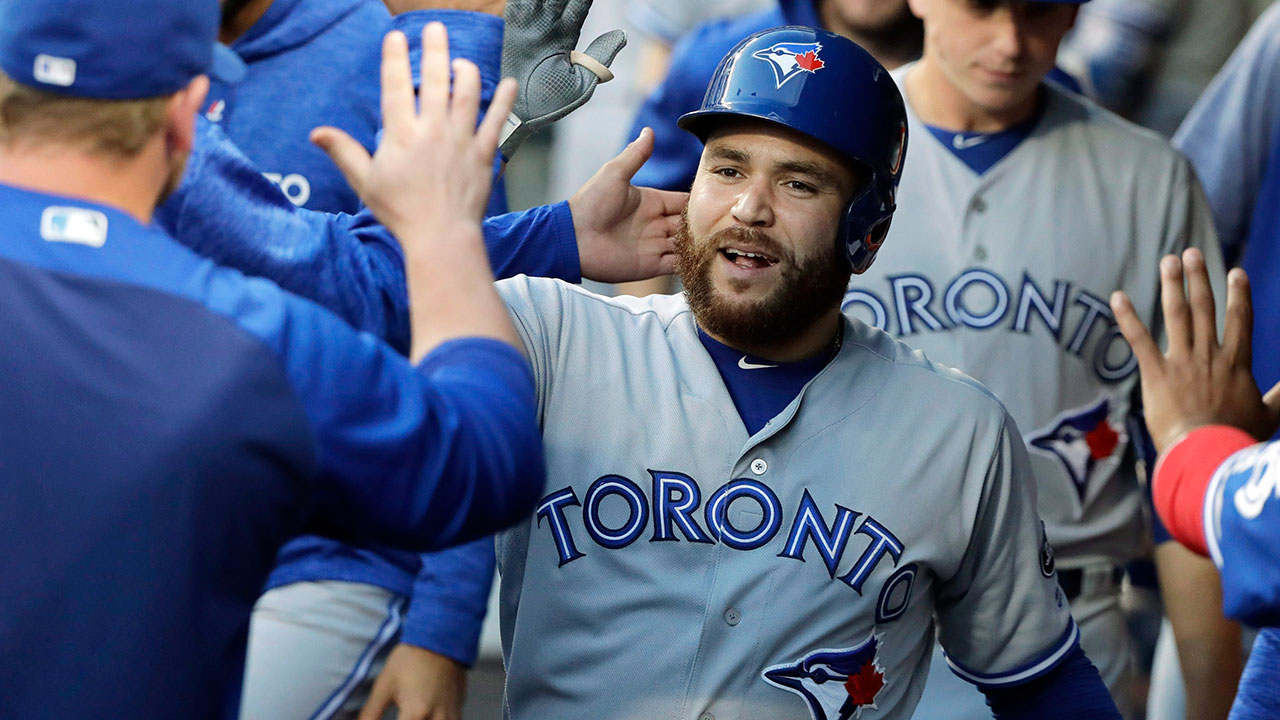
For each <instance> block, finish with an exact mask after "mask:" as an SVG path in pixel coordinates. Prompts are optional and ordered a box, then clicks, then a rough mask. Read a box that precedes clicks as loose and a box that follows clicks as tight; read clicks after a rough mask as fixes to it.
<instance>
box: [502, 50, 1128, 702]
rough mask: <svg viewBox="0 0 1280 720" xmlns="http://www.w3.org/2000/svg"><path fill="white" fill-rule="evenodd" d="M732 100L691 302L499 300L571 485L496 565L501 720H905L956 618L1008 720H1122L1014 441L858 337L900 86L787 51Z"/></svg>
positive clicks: (753, 68) (755, 56)
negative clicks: (849, 290) (866, 719)
mask: <svg viewBox="0 0 1280 720" xmlns="http://www.w3.org/2000/svg"><path fill="white" fill-rule="evenodd" d="M788 52H789V53H791V54H790V55H789V56H786V53H788ZM712 88H713V90H712V91H711V92H710V93H709V94H708V97H707V100H706V103H705V105H704V108H703V110H702V111H699V112H696V113H693V114H691V115H690V116H688V117H687V118H685V121H684V124H685V125H686V127H688V128H689V129H690V130H692V131H694V132H695V133H696V135H697V136H698V137H701V138H704V139H705V142H706V150H705V152H704V154H703V161H702V165H701V167H700V171H699V174H698V179H697V181H696V182H695V185H694V187H693V190H692V192H691V195H690V200H689V203H688V207H687V212H686V215H687V218H688V221H687V225H686V227H685V230H684V232H682V234H681V238H680V241H679V242H678V243H677V247H678V249H679V254H680V264H681V274H682V277H683V279H684V281H685V283H686V286H687V287H688V291H687V295H685V296H665V297H655V298H646V299H634V298H621V299H607V298H602V297H598V296H594V295H591V294H589V293H586V292H584V291H582V290H580V289H577V288H574V287H572V286H570V285H567V284H565V283H562V282H559V281H555V280H549V279H531V278H513V279H509V280H505V281H502V282H501V283H500V284H499V288H500V292H501V293H502V295H503V297H504V298H505V300H506V302H507V304H508V306H509V308H510V309H511V311H512V314H513V317H514V318H515V321H516V325H517V328H518V331H519V332H520V334H521V337H522V339H523V342H524V346H525V348H526V350H527V352H528V353H529V355H530V357H531V361H532V363H533V366H534V368H535V377H536V378H537V381H538V385H539V413H540V417H541V418H542V426H543V436H544V440H545V442H546V445H547V447H548V449H549V452H548V456H547V462H548V474H549V476H550V477H555V478H558V479H560V482H559V483H552V484H551V485H550V486H549V487H548V490H549V492H548V493H547V494H546V495H545V496H544V497H543V499H542V501H541V502H540V503H539V506H538V507H537V509H536V511H535V513H534V514H533V515H532V516H531V517H529V518H528V519H527V520H526V522H525V523H523V524H522V525H521V526H519V527H517V528H516V529H515V530H513V531H512V532H511V533H509V534H506V535H503V536H500V539H499V542H498V558H499V563H500V567H501V569H502V618H501V620H502V633H503V645H504V655H505V661H506V667H507V671H508V684H507V699H506V711H505V714H506V716H508V717H512V718H548V719H550V718H564V717H575V716H582V717H610V718H631V717H635V718H641V717H643V718H651V717H664V718H665V717H690V718H704V719H710V718H722V719H726V718H779V717H787V718H793V717H805V718H814V719H823V720H825V719H829V718H844V719H845V720H848V719H849V718H854V717H863V716H867V714H868V713H870V712H873V711H874V712H876V713H877V714H878V715H879V716H881V717H887V718H905V717H909V716H910V714H911V712H912V709H913V707H914V704H915V702H916V699H917V698H918V696H919V693H920V692H921V684H922V682H923V679H924V675H925V673H926V672H927V667H928V659H927V656H928V653H929V647H930V645H931V643H932V637H933V633H932V627H933V618H934V617H935V616H936V617H937V619H938V623H939V624H940V626H941V634H940V637H941V639H942V641H943V642H944V643H945V644H946V645H947V646H948V648H949V649H950V650H951V651H952V655H953V656H954V657H955V659H956V662H957V664H958V665H959V666H961V667H964V668H967V672H969V673H971V676H972V677H973V678H974V679H975V680H976V681H978V682H979V683H980V685H981V686H982V687H983V688H984V689H985V690H986V691H987V692H988V696H989V698H990V700H991V702H992V705H993V707H995V708H996V709H997V712H999V713H1001V716H1002V717H1006V716H1007V717H1040V718H1044V717H1050V718H1052V717H1067V716H1070V717H1073V718H1078V717H1108V718H1111V717H1117V716H1116V714H1115V710H1114V705H1113V704H1112V701H1111V700H1110V698H1109V697H1108V696H1107V694H1106V692H1105V689H1104V687H1103V685H1102V683H1101V681H1100V680H1099V678H1098V676H1097V673H1096V670H1094V669H1093V668H1092V666H1091V665H1090V663H1089V662H1088V660H1087V658H1085V656H1084V654H1083V652H1082V651H1080V649H1079V647H1078V643H1077V642H1076V635H1077V630H1076V627H1075V624H1074V621H1073V620H1071V618H1070V616H1069V612H1068V610H1067V607H1066V602H1065V600H1064V599H1063V598H1062V593H1061V590H1060V587H1059V586H1058V584H1057V583H1056V582H1055V581H1054V572H1053V558H1052V553H1051V551H1050V550H1049V546H1048V544H1047V542H1046V540H1045V538H1044V534H1043V530H1042V527H1041V523H1040V521H1039V520H1038V518H1037V517H1036V515H1035V511H1034V502H1035V500H1034V495H1035V491H1034V488H1033V486H1032V482H1031V476H1030V470H1029V466H1028V463H1027V457H1026V453H1025V449H1024V447H1023V446H1022V444H1021V443H1020V441H1019V438H1018V435H1019V434H1018V432H1017V430H1016V429H1015V426H1014V424H1013V422H1012V420H1011V419H1010V418H1009V417H1008V416H1007V414H1006V413H1005V412H1004V410H1003V409H1002V408H1001V406H1000V404H999V403H998V401H996V400H995V399H994V398H993V397H992V396H991V395H990V394H989V393H987V392H986V391H985V390H983V389H982V388H981V387H980V386H978V385H977V384H976V383H973V382H971V381H969V380H967V379H965V378H963V377H962V376H960V375H958V374H956V373H953V372H951V371H948V370H945V369H943V368H941V367H940V366H937V365H934V364H932V363H930V362H928V361H926V360H925V359H923V358H922V357H921V356H920V355H919V354H917V353H914V352H912V351H910V350H908V349H907V348H906V347H905V346H903V345H901V344H899V343H897V342H895V341H892V340H891V339H889V338H888V337H887V336H886V335H884V334H882V333H880V332H878V331H875V330H873V329H871V328H869V327H867V326H866V325H864V324H862V323H860V322H857V321H855V320H851V319H848V318H845V317H844V316H842V315H841V313H840V312H839V304H840V298H841V296H842V295H843V293H844V289H845V286H846V283H847V281H848V277H849V274H850V272H851V271H853V270H859V271H861V270H864V269H865V268H866V267H867V265H868V264H869V263H870V262H871V259H872V258H873V257H874V253H875V250H876V247H877V246H876V245H873V244H871V243H868V242H867V239H868V237H869V233H870V231H871V230H872V229H873V228H875V227H878V226H880V225H882V224H883V223H885V222H886V221H887V220H888V219H889V218H890V216H891V215H892V212H893V209H894V202H893V198H894V194H895V186H896V184H897V180H898V177H899V173H900V172H901V168H902V159H903V154H904V151H905V146H906V133H907V128H906V118H905V116H904V113H903V108H902V101H901V97H900V95H899V94H898V92H897V89H896V88H895V87H894V85H893V83H892V81H891V80H890V78H889V76H888V74H887V73H886V71H885V70H884V68H883V67H882V66H880V65H879V64H878V63H876V62H875V61H874V60H873V59H872V58H871V57H870V56H869V55H867V54H866V53H865V52H863V51H861V50H860V49H859V48H857V47H856V46H854V45H853V44H852V43H850V42H849V41H847V40H845V39H843V38H841V37H839V36H836V35H834V34H831V33H827V32H825V31H818V30H812V29H808V28H782V29H777V30H771V31H766V32H762V33H759V34H757V35H754V36H752V37H750V38H748V39H747V40H746V41H744V42H743V43H741V44H740V45H739V46H738V47H737V48H735V49H734V50H733V52H732V53H731V54H730V55H729V56H728V57H726V59H725V60H724V62H723V63H722V66H721V69H720V71H719V72H718V73H717V78H716V80H715V82H714V83H713V85H712ZM837 90H838V92H837ZM833 99H841V100H840V101H839V102H833ZM818 108H824V109H826V110H827V112H817V109H818ZM765 118H768V119H765ZM686 298H687V299H686ZM927 428H937V429H938V431H937V433H935V434H933V435H931V436H929V437H927V438H925V439H924V442H921V441H920V438H919V435H920V432H921V430H922V429H927ZM904 438H907V439H910V445H911V447H910V450H909V451H908V450H907V449H905V448H906V444H907V440H905V439H904ZM900 445H901V447H899V446H900ZM1064 698H1070V700H1071V702H1070V703H1069V704H1068V703H1067V702H1065V701H1064ZM1006 713H1007V714H1006Z"/></svg>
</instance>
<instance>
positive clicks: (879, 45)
mask: <svg viewBox="0 0 1280 720" xmlns="http://www.w3.org/2000/svg"><path fill="white" fill-rule="evenodd" d="M779 25H805V26H808V27H816V28H825V29H827V30H830V31H832V32H836V33H839V34H841V35H844V36H845V37H848V38H851V39H852V40H854V41H855V42H857V43H858V44H859V45H861V46H862V47H864V48H866V49H867V50H868V51H869V52H870V53H871V54H872V55H873V56H875V58H876V59H877V60H878V61H879V62H880V63H881V64H882V65H884V66H885V67H889V68H895V67H897V66H899V65H901V64H902V63H904V62H907V61H909V60H912V59H914V58H916V57H918V56H919V54H920V22H919V21H918V20H916V19H915V18H914V17H913V16H912V15H911V13H910V11H909V10H908V9H907V4H906V2H905V0H877V1H875V2H867V0H776V2H775V3H773V5H772V6H771V7H769V8H767V9H765V10H761V11H759V12H755V13H751V14H748V15H743V16H740V17H736V18H724V19H719V20H713V21H711V22H708V23H704V24H702V25H700V26H698V27H697V28H695V29H694V30H693V31H692V32H690V33H689V34H688V35H686V36H685V37H684V38H683V39H681V40H680V41H679V42H677V43H676V44H675V47H674V48H673V49H672V51H671V62H670V70H669V71H668V73H667V77H666V79H665V80H663V81H662V84H660V85H659V86H658V87H657V89H655V90H654V91H653V93H652V94H651V95H650V96H649V97H648V98H647V99H646V100H645V102H644V105H642V106H641V107H640V112H639V113H638V114H637V115H636V119H635V122H634V124H633V125H632V129H631V133H630V135H629V137H635V136H636V135H637V134H639V132H640V130H641V128H645V127H650V128H653V131H654V133H655V136H656V138H657V141H656V145H655V149H654V153H653V157H652V158H651V159H650V160H649V162H648V163H646V164H645V166H644V168H642V169H641V171H640V173H639V174H638V175H637V176H636V182H637V183H638V184H640V185H645V186H648V187H656V188H663V189H666V190H685V189H687V188H688V187H689V184H690V183H692V182H693V177H694V173H695V172H696V171H697V168H698V156H699V155H700V153H701V152H702V148H701V147H700V146H699V145H698V142H697V139H696V138H693V137H691V136H690V135H689V134H688V133H683V132H681V131H680V130H679V128H677V127H676V120H677V119H678V118H679V117H680V116H681V115H683V114H685V113H687V112H689V111H691V110H695V109H697V108H698V106H699V104H700V103H701V102H702V96H703V94H704V93H705V92H706V88H707V82H708V81H709V80H710V79H711V77H712V75H713V74H714V73H715V70H716V63H717V62H718V60H719V59H720V58H721V57H723V56H724V54H725V53H726V52H728V51H729V49H730V48H732V47H733V46H734V45H735V44H737V43H738V42H739V41H740V40H742V38H744V37H746V36H748V35H750V34H751V33H754V32H758V31H760V30H764V29H766V28H771V27H776V26H779Z"/></svg>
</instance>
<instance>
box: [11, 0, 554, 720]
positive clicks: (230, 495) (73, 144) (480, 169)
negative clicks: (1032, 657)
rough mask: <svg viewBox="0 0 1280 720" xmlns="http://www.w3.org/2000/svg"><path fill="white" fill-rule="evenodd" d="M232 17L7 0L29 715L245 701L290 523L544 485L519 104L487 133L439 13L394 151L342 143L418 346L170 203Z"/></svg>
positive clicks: (517, 493)
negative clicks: (510, 250) (218, 258)
mask: <svg viewBox="0 0 1280 720" xmlns="http://www.w3.org/2000/svg"><path fill="white" fill-rule="evenodd" d="M217 19H218V6H217V4H216V3H215V2H213V0H203V1H200V2H195V1H193V2H182V3H173V2H169V1H168V0H131V1H130V2H127V3H125V2H110V1H105V0H73V1H71V2H68V0H29V1H24V2H22V3H5V4H3V5H2V6H0V69H2V70H3V73H2V74H0V117H2V118H3V122H2V123H0V208H2V210H0V212H2V213H3V215H4V217H5V222H4V223H3V231H2V232H0V258H2V259H0V273H3V274H4V276H5V278H4V281H3V282H0V294H3V296H4V302H5V306H6V308H8V310H9V312H7V313H5V320H3V321H2V322H4V324H5V336H6V337H7V338H9V341H10V344H9V345H8V346H7V347H8V350H7V351H6V352H4V353H3V354H0V358H2V359H0V364H2V365H3V368H4V370H5V374H6V378H7V379H6V382H5V383H4V385H3V389H2V390H0V396H2V398H3V404H4V406H5V408H6V412H4V413H3V414H0V448H2V449H3V457H4V458H5V459H4V468H5V472H4V499H3V502H0V548H3V549H4V551H5V552H4V553H3V556H4V559H3V560H2V561H0V572H3V573H4V577H5V582H4V584H3V590H0V648H3V649H4V656H5V658H6V663H5V679H4V681H3V687H4V694H5V705H4V707H5V709H4V714H5V715H6V716H12V717H21V718H32V717H50V716H57V717H125V716H127V717H139V718H161V717H173V716H175V715H178V716H182V717H201V718H214V717H223V718H225V717H232V716H234V714H235V713H236V706H237V702H238V697H239V692H238V689H239V682H240V679H241V675H242V666H243V657H244V645H245V630H246V628H247V624H248V618H249V611H250V608H251V607H252V604H253V601H254V599H255V598H256V597H257V596H258V594H259V592H260V590H261V587H262V584H263V581H264V580H265V579H266V576H267V573H268V572H269V570H270V568H271V566H272V564H273V562H274V558H275V553H276V551H277V550H278V549H279V547H280V545H281V544H283V543H284V542H285V541H286V540H288V539H289V538H291V537H294V536H296V535H297V534H299V533H300V532H302V531H304V530H305V529H308V528H313V527H317V526H323V527H326V528H328V531H329V532H331V533H334V534H335V535H336V536H338V537H343V538H346V539H348V540H350V541H352V542H382V543H392V544H401V545H403V546H404V547H410V548H415V549H419V550H425V549H431V548H438V547H441V546H444V545H447V544H449V543H454V542H458V541H461V540H466V539H468V538H473V537H476V536H478V535H480V534H483V533H485V532H491V531H492V530H494V529H496V528H498V527H501V526H502V525H503V524H505V523H508V522H510V521H512V520H513V519H515V518H516V517H519V516H521V515H524V514H525V513H527V512H528V509H529V507H530V505H531V503H532V500H533V499H534V497H535V496H536V494H538V493H540V492H541V490H542V487H543V474H542V467H543V464H542V452H541V443H540V440H539V437H538V431H537V427H536V424H535V416H534V404H535V397H534V394H533V383H532V376H531V375H530V371H529V366H528V363H527V361H526V360H525V359H524V358H523V356H522V355H521V354H520V352H519V351H518V350H517V349H516V347H514V346H515V345H517V344H518V343H519V340H518V338H517V336H516V335H515V331H514V328H513V327H512V326H511V323H510V320H509V317H508V315H507V313H506V311H505V308H504V307H503V306H502V304H501V302H500V300H499V298H498V296H497V295H496V293H494V292H493V290H492V284H491V283H492V276H491V274H490V271H489V267H488V264H487V260H486V257H485V253H484V249H483V245H482V243H481V241H480V234H481V232H480V226H479V220H480V217H481V213H482V211H483V208H484V205H485V203H486V200H487V193H488V183H489V175H490V168H491V163H492V159H493V155H494V152H495V148H496V145H497V139H498V135H499V131H500V128H501V123H500V122H497V121H496V120H487V121H486V122H485V123H484V124H482V125H481V127H480V129H479V131H476V130H475V121H476V115H477V110H478V107H477V106H478V97H479V85H480V83H479V72H478V70H477V69H476V67H475V66H474V65H471V64H469V63H454V64H453V65H452V66H450V65H449V63H448V49H447V41H446V39H445V36H444V31H443V28H440V27H433V28H432V29H431V34H430V35H429V36H428V40H427V42H426V48H425V51H424V60H423V66H424V68H425V71H424V72H425V74H424V81H423V84H422V89H421V93H420V97H419V99H418V102H420V104H421V107H422V110H421V115H419V114H418V112H417V111H416V110H415V109H414V108H415V97H414V93H413V88H412V85H411V84H410V82H409V79H408V75H409V73H408V62H407V48H406V47H405V43H404V39H403V37H400V36H395V37H392V38H391V39H389V41H388V44H387V53H388V64H387V68H388V70H387V72H386V73H384V76H385V77H386V78H387V83H386V85H387V92H386V103H385V107H386V108H387V131H386V144H387V146H389V147H391V148H394V150H391V151H389V152H388V151H384V152H380V153H379V155H378V157H377V158H376V159H375V160H374V161H373V162H372V163H370V162H368V161H367V159H366V162H364V163H352V161H351V160H348V161H347V162H348V164H353V165H354V167H356V168H357V171H356V172H353V173H352V178H353V181H354V182H356V183H357V187H359V188H360V189H361V190H362V191H363V192H364V197H365V199H366V200H367V201H368V203H369V205H370V206H371V207H372V208H373V209H374V210H375V211H376V212H377V213H378V214H379V216H380V217H382V218H384V219H386V221H387V223H388V226H389V228H390V229H391V230H392V231H393V232H395V233H396V234H397V237H399V238H400V239H401V241H402V243H403V247H404V253H405V255H404V257H405V268H406V272H407V283H408V289H409V291H408V298H409V303H410V304H411V306H412V307H413V308H414V310H415V312H414V315H413V318H412V321H413V327H412V338H413V345H412V355H411V357H412V359H413V363H414V365H410V364H409V362H407V361H405V360H404V359H403V358H401V357H400V356H399V355H397V354H396V353H395V352H394V351H392V350H391V349H390V348H389V347H387V346H385V345H383V344H381V343H379V342H377V341H376V340H375V339H373V338H371V337H369V336H367V335H358V334H357V333H355V332H353V331H352V330H351V329H350V327H349V326H348V325H347V324H345V323H343V322H342V321H340V320H339V319H338V318H336V317H334V316H333V315H331V314H329V313H328V312H325V311H323V310H321V309H320V308H318V307H316V306H315V305H312V304H310V303H307V302H306V301H303V300H301V299H300V298H297V297H295V296H291V295H288V294H286V293H284V292H282V291H281V290H280V289H279V288H278V287H277V286H275V285H272V284H271V283H269V282H267V281H265V280H261V279H251V278H247V277H245V276H244V275H241V274H240V273H238V272H234V271H231V270H227V269H224V268H219V267H217V266H215V265H213V264H212V263H211V262H209V261H207V260H205V259H202V258H200V257H198V256H196V255H195V254H193V253H191V252H190V251H188V250H186V249H185V248H183V247H181V246H180V245H178V244H176V243H174V242H173V241H172V240H171V239H169V238H168V237H167V236H165V235H164V234H163V233H162V232H161V231H159V230H158V229H156V228H154V226H152V225H151V224H150V220H151V214H152V210H153V208H154V205H155V203H156V199H157V198H158V197H161V196H163V195H164V194H165V193H167V192H169V191H171V190H172V188H173V186H174V185H175V184H176V182H177V181H178V179H179V177H180V175H181V171H182V167H183V163H184V158H185V155H186V153H187V151H188V150H189V149H190V147H191V144H192V142H193V128H194V123H195V115H196V113H197V112H198V111H199V108H200V107H201V105H202V103H203V100H204V97H205V91H206V90H207V88H208V83H209V80H208V77H207V74H213V75H215V76H216V77H218V78H220V79H222V80H225V81H230V80H233V79H234V76H235V75H236V74H237V73H242V72H243V66H242V65H241V64H240V63H239V60H238V59H237V58H236V57H235V56H234V55H232V54H230V53H229V52H227V51H226V49H225V48H223V47H220V46H217V47H216V46H215V45H214V40H215V37H216V34H215V33H216V28H217ZM139 47H147V48H149V52H148V53H146V54H139V53H138V52H137V48H139ZM451 69H452V71H453V73H454V76H455V83H454V85H453V90H454V96H453V99H452V100H450V99H449V92H450V90H449V88H450V70H451ZM514 95H515V92H514V87H512V86H510V85H508V86H506V87H505V88H503V89H500V90H499V92H498V93H497V96H496V98H495V100H494V103H493V105H494V107H495V108H500V109H501V110H500V112H503V113H504V114H505V109H506V108H509V107H510V106H511V103H512V101H513V98H514ZM495 117H501V115H497V116H495ZM473 133H476V134H475V135H474V136H473ZM321 137H328V138H333V137H334V136H333V132H332V131H328V132H327V133H322V134H321ZM348 142H350V143H355V141H353V140H350V139H348ZM329 144H330V145H334V141H333V140H330V141H329ZM356 147H359V145H358V144H356ZM341 149H342V148H341V147H337V146H335V151H337V150H341ZM344 154H345V156H346V157H347V158H351V157H352V153H351V151H350V148H349V147H348V148H347V149H346V150H345V151H344ZM424 198H425V200H424ZM435 233H439V238H437V239H433V238H432V234H435ZM463 297H465V298H466V302H465V303H459V302H458V301H457V298H463ZM425 307H431V308H432V312H430V313H427V312H422V309H423V308H425Z"/></svg>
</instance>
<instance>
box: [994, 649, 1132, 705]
mask: <svg viewBox="0 0 1280 720" xmlns="http://www.w3.org/2000/svg"><path fill="white" fill-rule="evenodd" d="M982 692H983V694H984V695H986V696H987V704H988V705H990V706H991V712H992V713H993V714H994V715H995V717H996V720H1059V719H1060V720H1069V719H1075V720H1112V719H1116V720H1118V719H1119V718H1120V713H1119V712H1118V711H1117V710H1116V705H1115V701H1113V700H1112V699H1111V694H1110V693H1108V692H1107V686H1106V685H1104V684H1103V682H1102V677H1101V676H1100V675H1098V668H1096V667H1094V665H1093V663H1092V662H1090V661H1089V658H1087V657H1085V654H1084V650H1081V649H1080V645H1079V643H1077V644H1076V645H1075V646H1074V647H1072V648H1071V651H1070V652H1069V653H1067V655H1066V657H1064V658H1062V660H1061V661H1059V663H1058V664H1057V665H1055V666H1054V667H1053V669H1052V670H1050V671H1049V672H1047V673H1045V674H1044V675H1042V676H1040V677H1038V678H1036V679H1034V680H1032V681H1030V682H1027V683H1022V684H1019V685H1013V686H1010V687H1001V688H983V690H982Z"/></svg>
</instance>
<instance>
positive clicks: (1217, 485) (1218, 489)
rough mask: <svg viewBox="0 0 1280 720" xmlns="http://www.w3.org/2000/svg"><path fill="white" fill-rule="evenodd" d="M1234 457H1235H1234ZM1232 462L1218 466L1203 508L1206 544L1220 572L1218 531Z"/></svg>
mask: <svg viewBox="0 0 1280 720" xmlns="http://www.w3.org/2000/svg"><path fill="white" fill-rule="evenodd" d="M1233 457H1234V456H1233ZM1228 465H1230V460H1228V461H1227V462H1224V463H1222V464H1221V465H1219V466H1218V470H1217V472H1215V473H1214V474H1213V478H1211V479H1210V480H1209V489H1208V490H1206V491H1205V494H1204V500H1203V503H1202V507H1201V515H1202V517H1201V522H1202V523H1203V525H1204V544H1205V546H1206V547H1208V548H1209V557H1210V558H1212V559H1213V564H1214V565H1215V566H1217V568H1218V569H1219V570H1221V569H1222V549H1221V548H1220V547H1218V530H1219V528H1220V527H1221V525H1219V521H1218V514H1219V513H1220V512H1221V510H1222V493H1223V490H1224V488H1223V487H1222V486H1223V484H1224V483H1225V482H1226V480H1227V476H1228V475H1230V474H1231V473H1230V472H1228Z"/></svg>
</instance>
